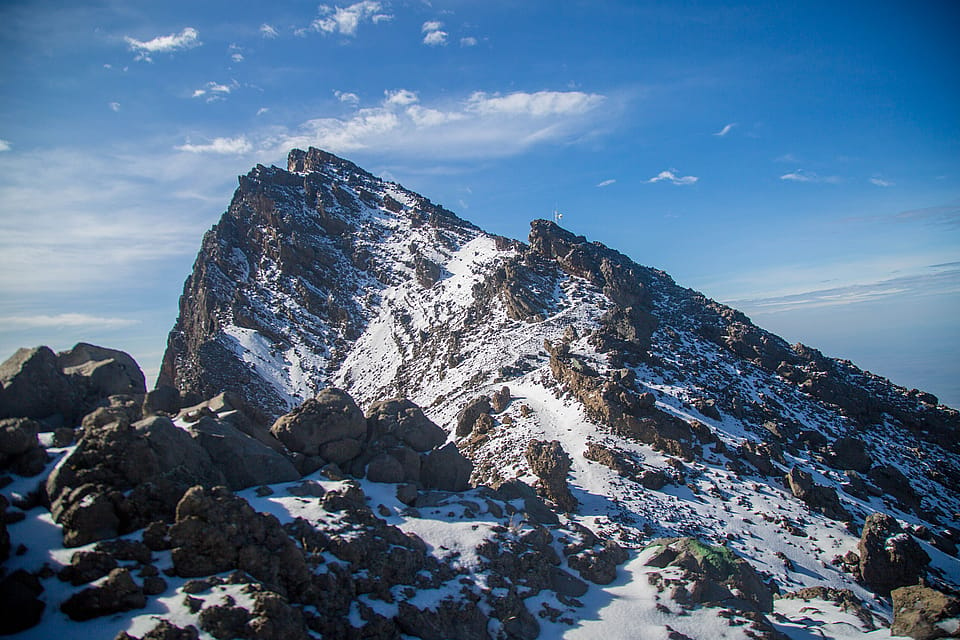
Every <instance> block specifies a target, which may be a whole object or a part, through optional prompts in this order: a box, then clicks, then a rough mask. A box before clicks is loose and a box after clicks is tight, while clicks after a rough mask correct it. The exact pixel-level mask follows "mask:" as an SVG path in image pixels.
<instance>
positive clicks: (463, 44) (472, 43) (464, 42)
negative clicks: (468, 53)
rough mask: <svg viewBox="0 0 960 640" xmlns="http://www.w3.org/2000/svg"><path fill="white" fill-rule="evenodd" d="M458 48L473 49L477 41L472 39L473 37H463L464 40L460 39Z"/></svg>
mask: <svg viewBox="0 0 960 640" xmlns="http://www.w3.org/2000/svg"><path fill="white" fill-rule="evenodd" d="M460 46H461V47H475V46H477V39H476V38H474V37H473V36H466V37H464V38H460Z"/></svg>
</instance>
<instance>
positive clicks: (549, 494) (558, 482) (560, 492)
mask: <svg viewBox="0 0 960 640" xmlns="http://www.w3.org/2000/svg"><path fill="white" fill-rule="evenodd" d="M526 458H527V463H528V464H529V465H530V470H531V471H533V473H534V475H536V476H537V477H538V478H539V480H538V481H537V489H538V490H539V492H540V494H541V495H542V496H543V497H545V498H546V499H548V500H551V501H552V502H553V503H554V504H556V505H557V507H559V508H560V510H562V511H566V512H568V513H569V512H573V511H576V510H577V499H576V498H574V497H573V494H572V493H570V487H569V486H568V485H567V473H569V471H570V466H571V465H572V464H573V461H572V460H571V459H570V456H568V455H567V452H566V451H564V450H563V448H562V447H561V446H560V442H559V441H557V440H552V441H550V442H546V441H543V440H531V441H530V443H529V444H528V445H527V452H526Z"/></svg>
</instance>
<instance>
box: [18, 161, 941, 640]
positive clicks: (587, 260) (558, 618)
mask: <svg viewBox="0 0 960 640" xmlns="http://www.w3.org/2000/svg"><path fill="white" fill-rule="evenodd" d="M131 363H132V364H131ZM0 374H2V376H0V380H2V382H3V391H2V392H0V417H5V419H4V420H3V431H2V433H0V436H2V437H0V462H2V463H3V465H4V466H5V468H6V469H7V470H8V472H9V473H10V476H9V478H10V484H8V486H7V488H6V489H4V493H5V495H7V496H8V497H9V500H8V501H7V502H8V506H7V509H8V510H7V516H6V517H5V518H4V520H5V522H9V523H10V524H4V528H3V529H2V530H0V553H2V552H3V550H4V547H5V545H4V535H3V534H6V537H7V538H9V540H10V542H9V543H7V545H6V547H7V551H6V555H8V556H9V558H8V559H7V560H6V562H5V565H4V569H3V571H4V577H3V578H2V583H0V590H3V593H4V594H8V595H10V600H9V601H10V602H16V603H18V604H17V606H16V607H15V609H13V610H14V611H16V612H17V616H15V617H14V616H8V615H6V614H5V615H4V616H3V619H4V620H8V619H9V620H14V619H16V620H19V621H21V622H19V623H18V624H20V626H19V627H18V628H17V629H16V630H21V629H26V628H27V627H29V624H28V623H34V622H37V621H39V622H40V624H39V625H38V626H35V627H32V629H33V631H24V633H27V634H28V635H29V633H36V634H40V635H41V636H42V635H43V634H47V633H49V632H50V630H51V629H52V628H54V627H55V626H56V625H58V624H64V621H65V620H67V619H70V618H73V619H79V618H82V617H84V616H89V617H94V616H95V617H97V618H98V620H101V621H102V620H105V619H106V618H104V617H103V616H108V615H109V616H113V617H112V618H110V620H112V621H113V622H112V623H111V624H112V625H113V627H111V628H114V629H115V631H116V632H118V633H119V634H120V635H118V637H126V638H132V637H151V638H155V637H166V638H179V637H184V638H187V637H191V638H192V637H198V636H203V637H218V638H220V637H250V638H263V637H271V638H272V637H278V638H279V637H291V638H294V637H310V636H311V634H321V635H322V636H323V637H384V638H390V637H400V634H403V635H405V636H408V637H409V636H413V637H422V638H433V637H438V638H439V637H450V636H453V635H456V636H457V637H477V638H486V637H496V638H500V637H504V638H533V637H538V636H540V637H554V636H557V635H561V634H562V635H564V636H570V637H591V636H596V635H607V636H611V637H629V636H623V635H622V634H623V633H625V632H626V633H630V634H632V633H641V634H644V633H645V634H647V635H649V636H650V637H669V638H682V637H701V636H702V633H703V632H704V631H703V630H704V629H708V628H709V629H716V628H718V627H717V625H720V627H719V628H723V629H724V633H727V634H728V635H729V637H768V638H781V637H784V636H787V637H806V636H804V635H803V633H805V631H803V629H805V628H807V627H809V626H810V625H811V624H815V625H817V626H818V628H819V629H820V631H821V633H822V634H824V635H825V636H826V637H863V636H864V635H869V637H886V635H889V631H888V630H887V628H886V625H889V624H890V623H891V622H892V623H893V624H894V627H895V629H906V628H909V629H919V631H915V632H911V634H912V633H917V634H921V633H934V632H932V631H930V629H946V628H947V627H949V626H950V625H951V624H952V622H951V618H950V615H952V614H945V615H940V614H939V613H936V612H932V611H931V607H932V606H936V605H932V604H931V603H939V602H946V603H948V605H945V606H950V607H952V606H953V604H950V603H953V602H954V601H953V600H951V599H950V598H952V597H953V596H952V595H951V594H953V593H954V592H955V590H956V589H957V587H958V586H960V561H958V560H957V556H956V554H957V548H956V541H957V539H958V537H960V536H958V526H960V521H958V518H960V516H958V513H960V496H958V495H957V493H956V491H955V490H954V489H953V487H955V486H956V483H955V480H956V479H957V478H958V474H960V458H958V453H960V452H958V451H957V446H958V445H957V442H958V440H957V438H956V434H957V426H958V421H960V418H958V414H957V412H956V411H954V410H952V409H949V408H947V407H943V406H939V405H938V404H937V401H936V398H934V397H932V396H930V395H929V394H925V393H922V392H920V391H917V390H906V389H902V388H899V387H896V386H895V385H892V384H890V383H889V382H888V381H885V380H883V379H881V378H879V377H877V376H873V375H871V374H869V373H867V372H863V371H861V370H859V369H857V368H856V367H855V366H854V365H853V364H852V363H849V362H845V361H838V360H833V359H829V358H826V357H824V356H823V355H822V354H820V353H819V352H817V351H815V350H814V349H811V348H809V347H806V346H804V345H793V346H791V345H788V344H787V343H785V342H784V341H783V340H781V339H780V338H778V337H776V336H774V335H772V334H770V333H768V332H765V331H763V330H762V329H760V328H758V327H756V326H755V325H753V324H752V323H751V322H750V321H749V319H747V318H746V317H745V316H743V315H742V314H740V313H739V312H737V311H735V310H733V309H729V308H727V307H724V306H723V305H719V304H717V303H715V302H713V301H710V300H708V299H706V298H705V297H703V296H702V295H700V294H698V293H696V292H693V291H691V290H688V289H684V288H682V287H680V286H678V285H677V284H676V283H674V282H673V280H672V279H670V277H669V276H667V275H666V274H664V273H663V272H660V271H657V270H655V269H651V268H648V267H643V266H640V265H638V264H636V263H635V262H633V261H632V260H630V259H629V258H627V257H626V256H624V255H622V254H620V253H618V252H616V251H613V250H611V249H609V248H607V247H604V246H602V245H600V244H597V243H590V242H587V241H586V239H584V238H583V237H580V236H576V235H574V234H572V233H570V232H568V231H566V230H564V229H561V228H560V227H558V226H556V225H555V224H553V223H550V222H546V221H542V220H541V221H535V222H534V223H533V224H532V227H531V233H530V237H529V240H528V243H526V244H524V243H520V242H517V241H513V240H508V239H505V238H500V237H496V236H492V235H489V234H486V233H484V232H483V231H482V230H480V229H478V228H476V227H474V226H473V225H471V224H469V223H467V222H465V221H463V220H460V219H459V218H457V217H456V216H455V215H453V214H452V213H450V212H448V211H446V210H445V209H443V208H442V207H441V206H439V205H435V204H433V203H431V202H430V201H429V200H427V199H425V198H423V197H422V196H419V195H417V194H414V193H412V192H409V191H407V190H405V189H403V188H402V187H401V186H399V185H396V184H394V183H388V182H383V181H381V180H379V179H377V178H375V177H374V176H372V175H370V174H369V173H367V172H365V171H363V170H362V169H360V168H359V167H356V166H355V165H353V164H352V163H350V162H348V161H346V160H343V159H340V158H337V157H335V156H332V155H330V154H328V153H325V152H323V151H319V150H316V149H310V150H309V151H306V152H303V151H293V152H291V154H290V158H289V160H288V167H287V170H282V169H279V168H276V167H269V168H268V167H262V166H260V167H257V168H256V169H254V170H253V171H251V172H250V174H248V175H247V176H243V177H241V179H240V187H239V188H238V190H237V192H236V194H235V196H234V199H233V201H232V203H231V205H230V207H229V209H228V210H227V212H226V213H225V214H224V216H223V218H222V219H221V221H220V222H219V223H218V224H217V225H216V226H215V227H214V228H213V229H212V230H211V231H210V232H208V234H207V235H206V236H205V237H204V241H203V246H202V248H201V252H200V254H199V255H198V258H197V261H196V264H195V267H194V272H193V274H192V275H191V276H190V278H188V280H187V283H186V285H185V288H184V295H183V297H182V298H181V302H180V317H179V319H178V321H177V325H176V326H175V327H174V329H173V331H172V332H171V335H170V340H169V345H168V350H167V353H166V355H165V358H164V366H163V372H162V374H161V380H160V383H161V384H160V386H159V387H158V388H157V389H155V390H153V391H151V392H149V393H146V389H145V387H144V385H143V383H142V374H140V377H139V378H138V377H137V374H139V368H137V367H136V363H133V362H132V359H129V356H126V354H121V353H120V352H115V351H111V350H107V349H102V348H100V347H93V346H92V345H78V346H77V347H76V348H75V349H73V350H71V351H70V352H65V353H63V354H59V355H58V354H54V353H53V352H52V351H50V350H49V349H45V348H39V349H34V350H21V351H20V352H18V353H17V354H15V355H14V357H13V358H11V359H10V360H8V361H7V362H6V363H4V364H3V365H0ZM74 427H76V429H74ZM75 441H76V444H73V443H74V442H75ZM173 452H176V453H173ZM237 460H243V461H245V462H246V464H241V465H238V464H236V461H237ZM47 510H49V513H48V515H46V516H45V515H44V514H46V513H47ZM19 514H23V515H19ZM44 518H48V519H47V520H45V519H44ZM43 522H46V523H48V524H44V525H43V526H46V527H55V530H56V532H57V535H58V536H62V538H61V539H62V542H61V543H59V544H62V545H63V547H64V548H63V550H62V551H59V552H56V553H54V554H53V556H47V555H46V551H45V550H44V549H42V548H36V547H35V546H34V545H33V544H32V542H31V540H30V535H29V534H27V533H26V532H28V531H33V530H34V529H33V528H36V527H38V526H41V525H40V524H37V523H43ZM31 527H32V528H31ZM25 534H26V535H25ZM45 539H49V535H48V536H47V538H45ZM19 545H24V546H25V547H26V548H23V549H21V547H20V546H19ZM137 545H139V546H137ZM32 546H33V547H34V548H31V547H32ZM68 548H69V549H68ZM18 553H19V555H18ZM50 557H52V558H53V561H52V562H51V560H50ZM54 575H59V577H60V578H61V579H62V582H61V581H60V580H56V579H54V578H53V576H54ZM374 576H376V578H375V577H374ZM628 578H629V579H628ZM68 585H69V586H68ZM921 585H922V586H921ZM904 589H906V590H907V591H904ZM918 589H919V590H923V589H926V590H927V591H917V590H918ZM911 590H912V591H911ZM898 594H899V595H898ZM620 596H624V597H620ZM942 599H945V600H942ZM4 600H5V601H6V600H7V599H6V598H4ZM68 603H69V604H68ZM811 603H814V604H811ZM897 603H902V604H897ZM45 604H49V605H50V606H47V607H46V609H44V605H45ZM895 605H896V607H895ZM141 607H145V608H142V609H141ZM38 610H39V611H38ZM160 610H167V611H175V612H176V615H173V616H171V615H168V616H166V617H163V616H159V618H161V620H160V621H159V622H158V621H157V618H158V614H157V612H158V611H160ZM26 612H32V613H30V614H29V616H26V617H27V619H26V621H24V616H25V615H26ZM124 612H127V613H124ZM138 612H142V613H138ZM621 619H630V620H631V621H632V623H631V625H630V626H628V627H625V626H623V625H622V624H619V623H618V622H617V621H618V620H621ZM811 621H812V622H811ZM898 621H899V622H898ZM907 621H909V622H907ZM898 624H899V626H898ZM51 625H53V626H51ZM111 633H112V632H111ZM123 634H125V635H123ZM618 634H621V635H618ZM798 634H799V635H798ZM885 634H886V635H885ZM24 637H27V636H24ZM38 637H39V636H38ZM645 637H646V636H645ZM914 637H920V636H914ZM924 637H936V636H924Z"/></svg>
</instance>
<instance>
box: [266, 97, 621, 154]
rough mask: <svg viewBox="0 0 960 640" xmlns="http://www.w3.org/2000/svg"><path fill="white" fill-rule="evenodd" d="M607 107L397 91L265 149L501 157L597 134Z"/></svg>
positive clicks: (589, 100)
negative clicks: (441, 99) (430, 100)
mask: <svg viewBox="0 0 960 640" xmlns="http://www.w3.org/2000/svg"><path fill="white" fill-rule="evenodd" d="M605 100H606V98H605V97H604V96H602V95H597V94H587V93H582V92H579V91H570V92H559V91H540V92H535V93H525V92H515V93H511V94H508V95H505V96H501V95H499V94H487V93H483V92H476V93H473V94H472V95H470V96H468V97H467V98H465V99H463V100H460V101H456V102H449V101H448V102H445V103H441V104H422V103H421V100H420V97H419V96H418V95H417V94H416V93H415V92H414V91H411V90H409V89H398V90H394V91H387V92H385V97H384V100H383V101H382V102H381V103H380V105H378V106H374V107H364V108H360V109H357V110H356V112H355V113H353V114H352V115H351V116H349V117H345V118H317V119H313V120H309V121H307V122H305V123H303V124H302V125H301V126H300V127H299V128H298V129H297V130H296V131H291V132H289V133H287V134H282V133H281V134H274V135H272V136H271V137H270V138H269V139H267V140H264V142H263V144H264V145H265V146H266V147H268V148H269V149H271V150H272V152H274V153H285V152H286V151H287V150H289V148H291V147H306V146H309V145H313V146H318V147H322V148H324V149H328V150H330V151H332V152H334V153H338V152H339V153H348V152H355V151H358V150H363V149H374V148H375V149H377V151H378V153H383V154H391V155H405V154H409V153H411V151H412V150H414V149H416V152H417V153H420V154H427V153H428V154H430V155H432V156H434V157H437V158H476V157H502V156H509V155H514V154H517V153H520V152H522V151H524V150H526V149H528V148H530V147H531V146H534V145H538V144H545V143H556V142H561V141H567V142H569V141H575V140H577V139H579V138H582V137H583V136H585V135H589V134H591V133H593V132H594V131H595V130H596V128H597V127H598V126H599V125H600V123H601V122H603V121H604V119H603V118H600V117H599V116H598V115H597V112H598V111H599V108H600V106H601V105H603V104H604V102H605Z"/></svg>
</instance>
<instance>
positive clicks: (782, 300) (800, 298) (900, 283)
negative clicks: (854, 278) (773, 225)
mask: <svg viewBox="0 0 960 640" xmlns="http://www.w3.org/2000/svg"><path fill="white" fill-rule="evenodd" d="M958 293H960V269H958V268H957V264H956V263H952V264H947V265H935V266H931V267H928V268H926V269H924V270H923V271H922V272H919V273H914V274H910V275H905V276H900V277H896V278H890V279H886V280H879V281H876V282H867V283H855V284H849V285H844V286H839V287H831V288H825V289H812V290H810V291H804V292H801V293H794V294H789V295H781V296H771V297H758V298H744V299H740V300H727V301H724V302H725V304H729V305H731V306H733V307H735V308H739V309H745V310H748V311H756V312H762V313H779V312H783V311H793V310H795V309H798V308H807V309H810V308H817V307H832V306H839V305H851V304H859V303H864V302H872V301H874V300H879V299H883V298H889V297H892V296H898V297H905V296H918V295H938V296H942V295H956V294H958Z"/></svg>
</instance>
